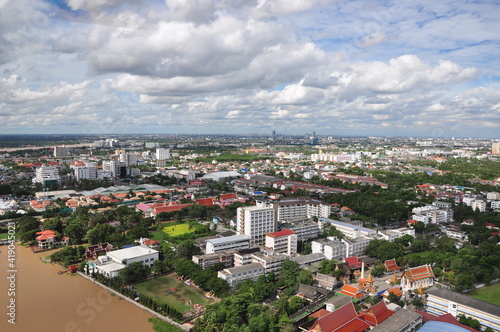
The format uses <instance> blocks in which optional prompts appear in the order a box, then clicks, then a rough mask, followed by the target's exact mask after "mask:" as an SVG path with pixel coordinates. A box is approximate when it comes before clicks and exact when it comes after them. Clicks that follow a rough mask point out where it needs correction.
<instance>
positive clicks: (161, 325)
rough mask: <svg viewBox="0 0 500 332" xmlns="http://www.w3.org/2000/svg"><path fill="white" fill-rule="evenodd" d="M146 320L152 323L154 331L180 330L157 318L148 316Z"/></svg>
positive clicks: (172, 331)
mask: <svg viewBox="0 0 500 332" xmlns="http://www.w3.org/2000/svg"><path fill="white" fill-rule="evenodd" d="M148 322H150V323H152V324H153V330H155V332H182V330H181V329H180V328H178V327H176V326H174V325H172V324H169V323H167V322H165V321H164V320H162V319H159V318H150V319H148Z"/></svg>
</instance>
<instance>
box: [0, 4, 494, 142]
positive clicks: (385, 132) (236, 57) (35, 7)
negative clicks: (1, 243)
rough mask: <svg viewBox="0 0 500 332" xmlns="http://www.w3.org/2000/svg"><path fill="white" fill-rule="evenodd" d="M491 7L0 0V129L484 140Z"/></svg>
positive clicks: (489, 96) (490, 129)
mask: <svg viewBox="0 0 500 332" xmlns="http://www.w3.org/2000/svg"><path fill="white" fill-rule="evenodd" d="M498 10H499V8H498V5H496V4H495V3H494V2H489V1H478V2H474V3H470V2H467V1H446V2H445V3H439V2H432V1H418V2H417V3H415V2H412V3H411V4H405V3H396V2H394V3H391V2H386V1H343V0H341V1H329V0H314V1H313V0H311V1H307V2H303V1H290V0H289V1H281V0H279V1H267V0H259V1H225V0H221V1H216V0H196V1H179V0H166V1H159V0H158V1H148V2H146V1H140V0H129V1H115V0H102V1H98V2H95V1H87V0H46V1H41V0H19V1H12V0H0V18H1V19H0V41H1V42H2V45H4V46H3V47H2V49H1V50H0V72H1V73H2V74H1V76H0V96H1V98H0V118H1V120H2V133H3V134H83V135H92V134H97V135H99V134H140V133H143V134H146V133H151V134H161V133H165V134H184V133H185V134H217V133H222V134H229V135H230V134H250V135H251V134H257V135H269V134H271V133H272V132H273V131H276V132H277V133H286V134H288V135H294V134H295V135H297V134H303V133H306V132H310V133H311V132H313V131H315V132H316V134H317V135H332V136H348V135H353V136H358V135H362V136H415V137H435V138H439V137H484V138H498V137H499V134H498V132H500V89H499V84H498V77H500V75H499V68H500V66H499V65H498V61H499V60H498V59H499V57H498V42H499V36H498V33H495V31H498V30H500V24H499V20H498V15H496V13H498ZM495 27H496V28H495Z"/></svg>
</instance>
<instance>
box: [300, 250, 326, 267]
mask: <svg viewBox="0 0 500 332" xmlns="http://www.w3.org/2000/svg"><path fill="white" fill-rule="evenodd" d="M325 259H326V256H325V255H323V254H322V253H314V254H309V255H304V256H298V257H294V258H292V261H294V262H297V263H299V265H300V264H306V263H309V262H316V261H318V260H325Z"/></svg>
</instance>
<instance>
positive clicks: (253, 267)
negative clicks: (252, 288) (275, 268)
mask: <svg viewBox="0 0 500 332" xmlns="http://www.w3.org/2000/svg"><path fill="white" fill-rule="evenodd" d="M264 274H265V273H264V267H263V266H262V265H260V264H259V263H251V264H246V265H243V266H235V267H231V268H228V269H224V270H221V271H219V272H218V273H217V277H219V278H221V279H223V280H226V281H227V283H228V284H229V287H231V288H234V287H236V286H237V285H238V284H239V283H240V282H242V281H243V280H247V279H250V280H252V281H257V279H259V277H260V276H262V275H264Z"/></svg>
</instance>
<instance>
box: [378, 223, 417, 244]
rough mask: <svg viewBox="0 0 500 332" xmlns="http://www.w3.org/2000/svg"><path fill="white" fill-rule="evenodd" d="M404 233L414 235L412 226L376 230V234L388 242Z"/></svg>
mask: <svg viewBox="0 0 500 332" xmlns="http://www.w3.org/2000/svg"><path fill="white" fill-rule="evenodd" d="M417 221H419V220H417ZM405 235H411V236H413V237H415V229H413V228H406V227H403V228H397V229H389V230H385V231H378V233H377V236H378V237H381V238H382V239H384V240H387V241H389V242H394V240H396V239H399V238H400V237H403V236H405Z"/></svg>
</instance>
